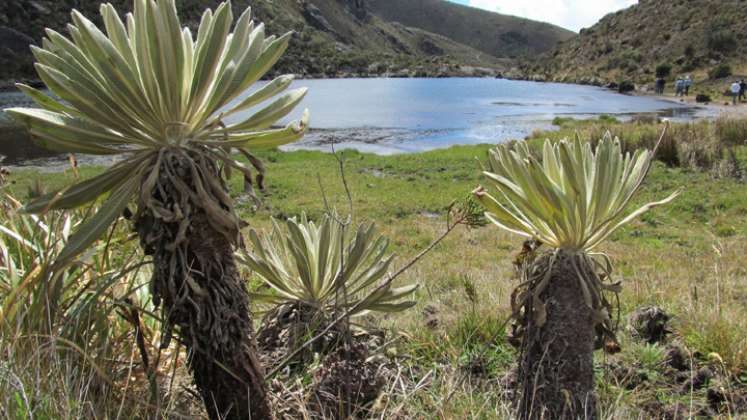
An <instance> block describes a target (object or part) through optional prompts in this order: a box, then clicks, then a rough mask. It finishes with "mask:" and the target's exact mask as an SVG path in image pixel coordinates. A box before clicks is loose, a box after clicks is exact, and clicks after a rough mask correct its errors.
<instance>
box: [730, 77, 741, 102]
mask: <svg viewBox="0 0 747 420" xmlns="http://www.w3.org/2000/svg"><path fill="white" fill-rule="evenodd" d="M740 90H742V86H740V85H739V82H738V81H737V82H734V83H732V85H731V96H732V100H733V102H732V103H733V104H734V105H736V104H737V98H738V97H739V91H740Z"/></svg>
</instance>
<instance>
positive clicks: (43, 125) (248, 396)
mask: <svg viewBox="0 0 747 420" xmlns="http://www.w3.org/2000/svg"><path fill="white" fill-rule="evenodd" d="M101 16H102V21H103V23H104V28H103V30H101V29H99V28H98V27H96V26H95V25H94V24H93V23H92V22H91V21H90V20H88V19H87V18H85V17H84V16H83V15H81V14H80V13H79V12H77V11H73V12H72V24H70V25H69V26H68V28H67V32H68V36H64V35H62V34H60V33H58V32H55V31H53V30H47V31H46V37H45V38H44V39H43V41H42V46H41V47H32V51H33V54H34V56H35V58H36V61H37V62H36V63H35V66H36V69H37V72H38V74H39V77H40V78H41V80H42V81H43V82H44V83H45V84H46V85H47V87H48V88H49V90H50V91H51V92H52V93H53V94H54V95H56V96H57V97H59V98H60V99H62V102H57V101H55V100H53V99H52V98H51V97H50V96H47V95H46V94H44V93H43V92H41V91H38V90H36V89H33V88H31V87H29V86H25V85H19V86H18V87H19V88H20V89H21V90H22V91H24V92H25V93H26V94H28V95H29V96H30V97H31V98H32V99H33V100H34V101H35V102H36V104H37V105H38V106H39V107H40V109H30V108H12V109H9V110H7V112H8V113H9V114H10V115H12V116H13V117H14V118H16V119H17V120H18V121H19V122H21V123H22V124H24V125H25V126H27V127H28V129H29V130H30V133H31V135H32V138H33V139H34V141H36V142H38V143H39V144H41V145H42V146H44V147H46V148H48V149H51V150H54V151H59V152H65V153H85V154H94V155H121V157H122V159H121V161H119V163H117V164H115V165H113V166H111V167H110V168H108V169H107V170H105V171H104V172H103V173H102V174H100V175H98V176H96V177H93V178H91V179H88V180H85V181H83V182H80V183H78V184H75V185H72V186H69V187H67V188H65V189H63V190H61V191H57V192H55V193H52V194H47V195H44V196H42V197H39V198H37V199H36V200H34V201H32V202H31V203H29V204H27V205H26V207H25V210H26V211H27V212H34V213H36V212H45V211H47V210H51V209H69V208H74V207H78V206H81V205H84V204H86V203H90V202H93V201H95V200H97V199H98V198H99V197H102V196H103V197H105V199H104V200H103V202H102V203H101V205H100V208H99V210H98V212H97V213H96V214H95V215H94V216H93V217H91V218H90V219H89V220H87V221H86V222H85V223H83V224H81V225H80V226H79V227H78V229H76V231H75V232H74V234H73V235H72V236H71V238H70V241H69V242H68V244H67V246H66V247H65V249H63V250H62V252H61V253H60V255H59V256H58V261H57V264H58V265H62V264H66V263H68V262H70V261H71V260H73V259H74V258H75V257H76V255H78V254H79V253H80V252H82V251H83V250H85V249H86V248H87V247H89V246H90V245H91V244H92V243H93V242H94V241H96V240H97V239H98V238H99V237H101V236H102V234H103V233H104V232H105V231H106V230H107V229H108V228H109V226H110V225H111V224H112V223H113V222H114V221H115V220H116V219H117V218H118V217H119V216H120V215H122V214H123V212H124V211H125V209H126V208H127V206H128V204H129V203H130V201H131V200H133V199H135V201H136V203H137V213H136V214H135V218H134V221H135V227H136V229H137V231H138V233H139V235H140V242H141V244H142V246H143V248H144V249H145V251H146V253H148V254H151V255H153V259H154V264H155V269H154V277H153V281H152V286H151V292H152V294H153V300H154V302H155V303H156V305H159V304H160V303H161V302H163V304H164V307H163V310H164V319H165V331H164V332H165V334H164V337H165V342H164V343H163V345H167V344H168V339H169V337H170V336H171V329H172V327H176V329H177V333H178V334H179V335H180V339H181V341H182V342H183V343H185V344H186V346H187V348H188V350H189V351H190V355H191V356H190V366H191V368H192V369H193V372H194V376H195V381H196V383H197V386H198V388H199V389H200V391H201V393H202V395H203V398H204V399H205V402H206V407H207V409H208V413H209V414H210V416H211V417H212V418H218V417H220V418H248V417H249V416H250V413H249V412H250V411H251V417H252V418H267V417H269V415H270V413H269V408H268V405H267V400H266V398H265V391H264V384H263V383H262V374H261V368H260V367H259V366H257V365H256V357H254V355H252V354H251V352H252V351H253V349H252V345H251V340H250V337H249V336H248V334H249V333H250V331H251V320H250V319H249V318H248V317H249V315H248V296H247V294H246V291H245V290H244V287H243V283H242V281H241V279H240V278H238V275H237V270H236V268H235V260H234V258H233V247H234V246H235V245H236V244H237V242H238V238H239V220H238V218H237V216H236V215H235V213H234V207H233V202H232V200H231V197H230V196H229V194H228V192H227V188H226V185H225V178H226V177H227V176H230V170H231V169H235V170H239V171H241V172H243V173H244V174H246V175H250V168H249V167H247V166H246V165H244V164H243V163H241V162H239V161H237V160H235V159H234V157H233V155H232V154H231V152H232V150H234V149H242V150H243V149H248V150H250V151H252V150H259V149H266V148H273V147H277V146H280V145H283V144H286V143H289V142H293V141H295V140H297V139H299V138H300V137H301V136H302V135H303V134H304V132H305V130H306V128H307V125H308V115H307V113H304V115H303V117H302V118H301V120H300V121H296V122H292V123H290V124H288V125H286V126H284V127H279V128H273V127H274V125H275V124H276V123H277V121H279V120H280V119H282V118H284V117H285V116H286V115H288V114H289V113H290V112H291V111H292V110H293V109H294V108H295V107H296V105H298V104H299V102H300V101H301V100H302V99H303V97H304V95H305V93H306V90H305V89H296V90H290V91H286V90H287V89H288V87H289V86H290V84H291V81H292V77H290V76H281V77H278V78H276V79H275V80H272V81H270V82H268V83H266V84H264V85H262V86H261V87H259V88H257V89H254V90H252V91H249V88H250V87H252V86H253V85H254V84H255V82H257V81H258V80H260V78H261V77H262V76H263V75H264V74H265V73H266V72H267V71H268V70H269V69H270V68H271V67H272V66H273V65H274V64H275V62H276V61H277V60H278V59H279V58H280V56H281V55H282V54H283V52H284V51H285V49H286V48H287V46H288V42H289V41H290V40H291V34H290V33H289V34H285V35H283V36H281V37H275V36H266V35H265V29H264V25H262V24H255V23H254V22H253V21H252V20H251V14H250V10H246V11H245V12H244V13H243V14H241V16H240V17H239V18H238V20H237V21H236V24H235V25H234V26H232V23H233V21H234V18H233V14H232V8H231V4H230V2H226V3H221V4H220V5H219V6H218V7H217V8H216V9H215V10H214V11H212V10H206V11H205V13H204V14H203V16H202V20H201V22H200V25H199V29H198V30H197V33H196V34H193V33H192V32H191V31H190V30H189V29H188V28H186V27H182V25H181V23H180V22H179V17H178V14H177V8H176V4H175V1H174V0H135V1H134V8H133V12H132V13H130V14H127V15H126V17H125V19H124V20H122V19H120V17H119V15H118V14H117V12H116V11H115V9H114V8H113V7H112V6H111V5H110V4H104V5H102V6H101ZM245 92H249V93H245ZM229 117H231V118H230V120H229V119H228V118H229ZM225 416H228V417H225Z"/></svg>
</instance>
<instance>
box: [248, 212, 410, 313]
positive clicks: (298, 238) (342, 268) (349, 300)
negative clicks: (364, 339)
mask: <svg viewBox="0 0 747 420" xmlns="http://www.w3.org/2000/svg"><path fill="white" fill-rule="evenodd" d="M272 223H273V228H272V231H271V233H269V234H267V235H261V234H260V233H258V232H257V231H256V230H251V231H250V233H249V238H250V240H251V244H252V250H251V251H248V252H245V253H243V254H242V255H241V257H240V258H241V261H242V262H243V263H244V264H245V265H246V266H247V267H248V268H250V269H251V270H252V271H253V272H254V273H255V274H256V275H257V277H259V278H260V279H261V280H262V281H263V282H264V283H265V284H266V285H267V286H269V287H270V289H271V290H272V291H273V293H263V294H254V296H255V297H256V298H257V299H259V300H262V301H264V302H267V303H270V304H273V305H285V304H293V305H301V306H303V307H305V308H309V309H311V310H313V311H316V312H321V313H326V314H332V313H333V312H334V311H348V310H350V309H351V308H356V309H355V310H354V311H353V312H351V314H350V315H351V316H361V315H364V314H366V313H369V312H386V313H391V312H398V311H402V310H405V309H407V308H410V307H412V306H414V305H415V303H416V302H415V301H414V300H412V299H410V298H411V297H412V294H413V292H414V291H415V290H416V289H417V288H418V285H416V284H413V285H407V286H402V287H397V288H395V287H391V286H387V287H383V288H380V289H378V290H376V292H375V293H369V292H371V290H373V289H375V288H377V287H378V286H380V285H381V284H383V283H384V281H385V280H386V278H387V276H388V269H389V266H390V264H391V262H392V258H393V256H392V255H389V256H387V254H386V251H387V248H388V245H389V240H388V239H386V238H385V237H383V236H380V235H379V234H378V233H377V231H376V228H375V226H374V225H373V224H369V225H365V224H362V225H360V226H359V227H358V228H357V229H356V230H354V231H351V230H349V229H347V227H346V226H345V225H344V224H342V223H340V222H339V221H338V220H336V219H335V217H332V216H329V215H324V216H323V217H322V220H321V221H320V222H319V223H318V224H317V223H314V222H313V221H311V220H309V219H308V218H307V217H306V215H305V214H303V215H301V217H300V218H291V219H288V220H287V221H286V222H285V225H286V229H282V228H281V227H280V225H279V223H278V222H277V221H276V220H274V219H273V221H272Z"/></svg>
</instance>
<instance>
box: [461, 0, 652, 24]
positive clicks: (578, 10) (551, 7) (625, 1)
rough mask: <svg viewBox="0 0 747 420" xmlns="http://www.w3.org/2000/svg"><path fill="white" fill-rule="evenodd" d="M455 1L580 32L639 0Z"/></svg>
mask: <svg viewBox="0 0 747 420" xmlns="http://www.w3.org/2000/svg"><path fill="white" fill-rule="evenodd" d="M451 1H453V2H455V3H461V4H466V5H469V6H473V7H479V8H482V9H486V10H490V11H493V12H498V13H503V14H506V15H514V16H521V17H525V18H528V19H532V20H539V21H542V22H550V23H553V24H555V25H558V26H562V27H563V28H567V29H570V30H572V31H576V32H578V31H579V30H580V29H581V28H588V27H590V26H592V25H593V24H595V23H597V21H599V19H601V18H602V17H603V16H604V15H606V14H607V13H610V12H615V11H618V10H620V9H624V8H626V7H628V6H630V5H633V4H636V3H638V0H451Z"/></svg>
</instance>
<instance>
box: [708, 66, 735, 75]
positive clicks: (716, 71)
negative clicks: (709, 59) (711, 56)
mask: <svg viewBox="0 0 747 420" xmlns="http://www.w3.org/2000/svg"><path fill="white" fill-rule="evenodd" d="M731 74H732V73H731V66H730V65H728V64H719V65H718V66H716V67H714V68H713V69H711V71H709V72H708V77H710V78H711V79H723V78H724V77H729V76H731Z"/></svg>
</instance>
